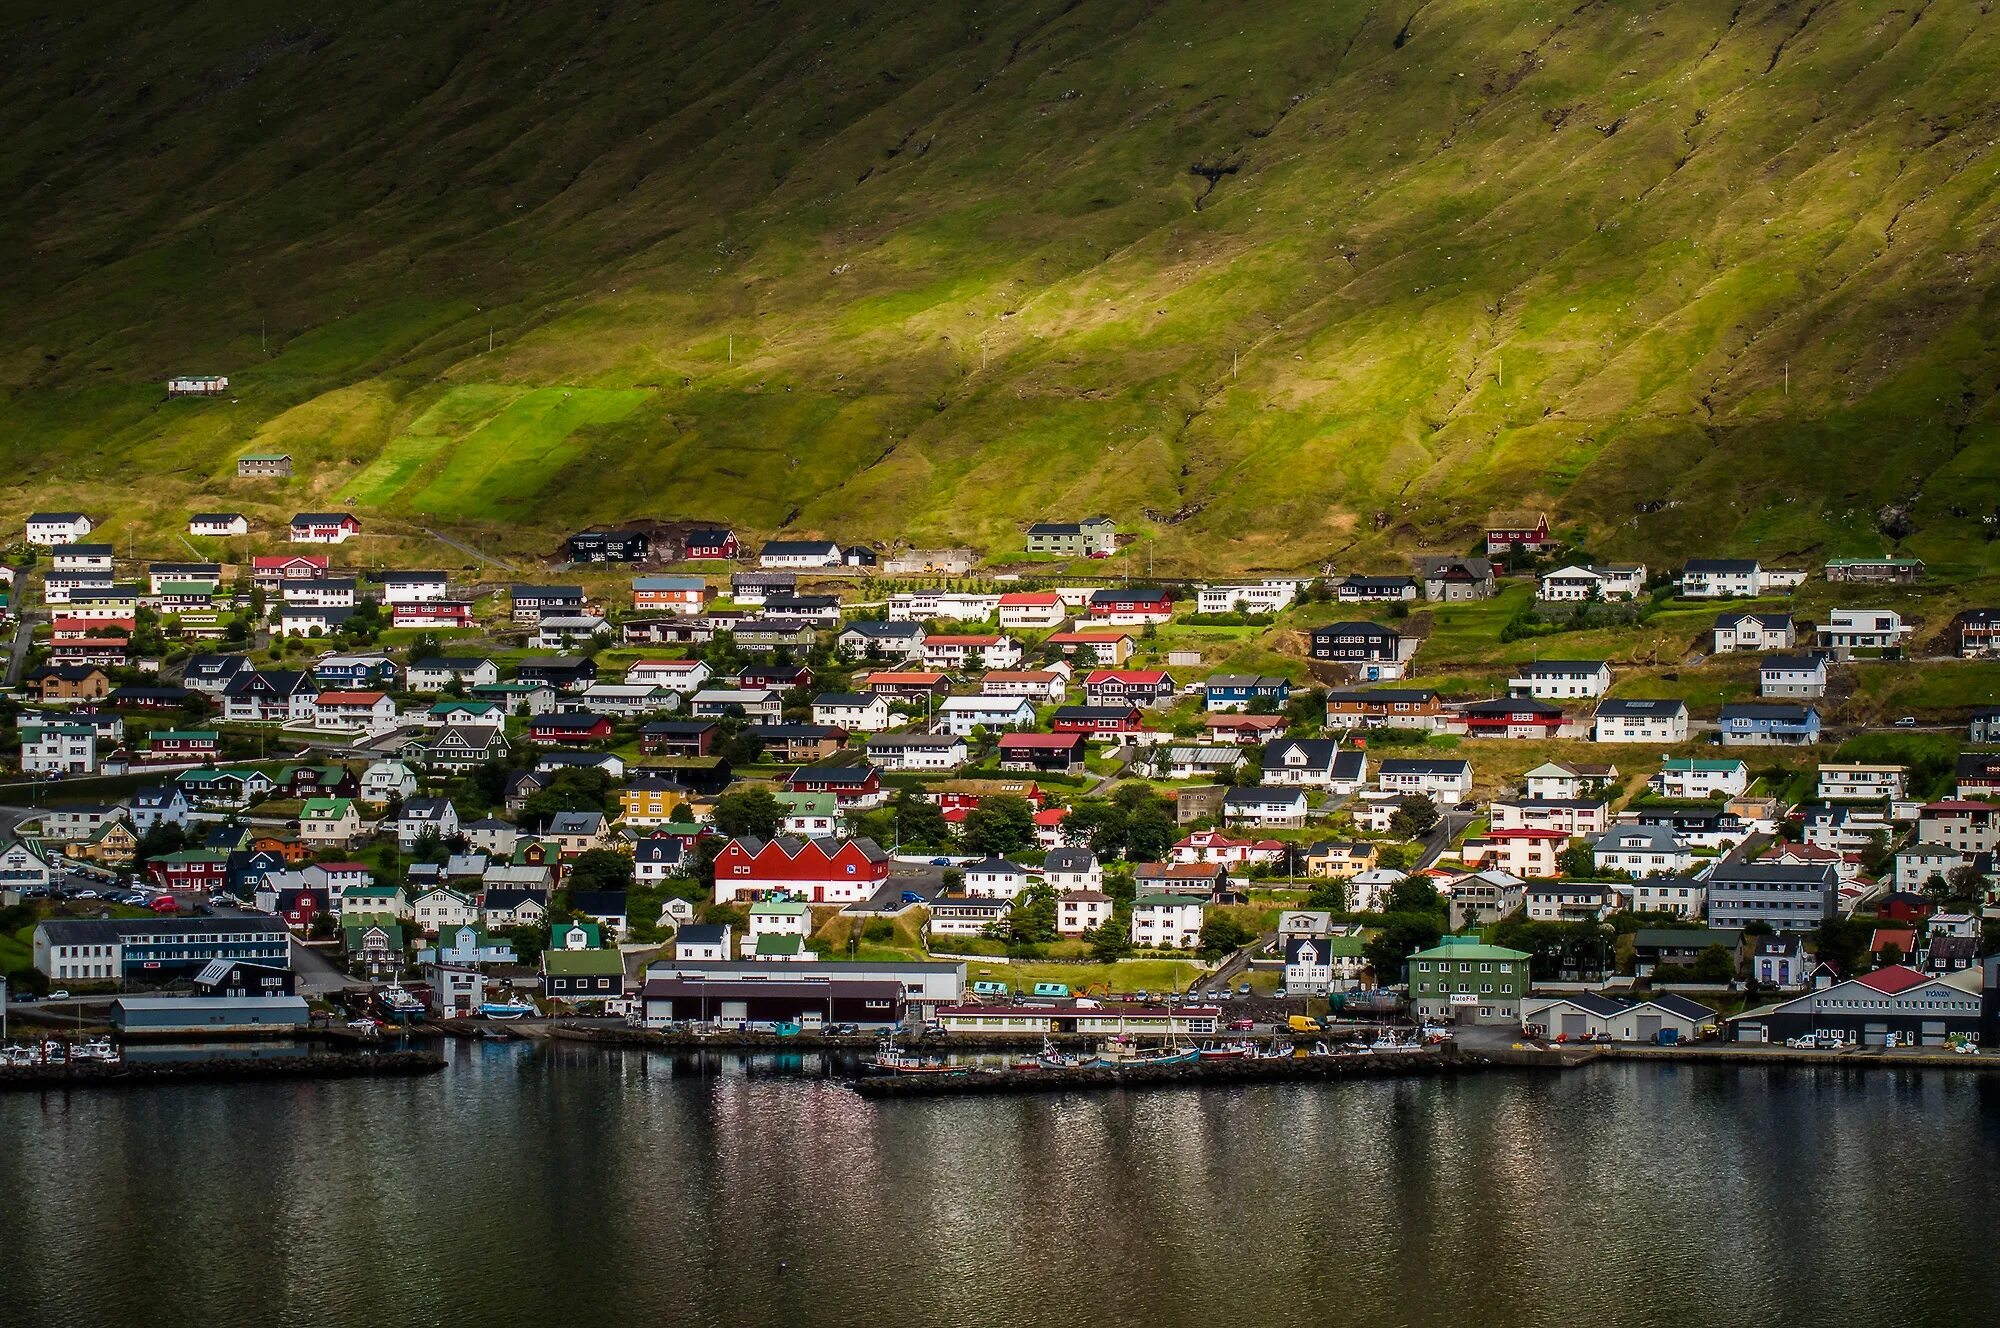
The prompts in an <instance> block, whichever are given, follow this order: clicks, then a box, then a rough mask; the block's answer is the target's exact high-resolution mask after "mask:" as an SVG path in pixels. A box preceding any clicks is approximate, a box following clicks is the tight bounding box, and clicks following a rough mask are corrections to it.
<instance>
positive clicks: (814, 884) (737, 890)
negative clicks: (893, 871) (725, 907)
mask: <svg viewBox="0 0 2000 1328" xmlns="http://www.w3.org/2000/svg"><path fill="white" fill-rule="evenodd" d="M888 882H889V855H888V854H887V853H885V852H883V851H882V849H881V848H880V847H878V846H877V845H876V843H875V841H874V840H872V839H795V838H793V837H792V836H790V835H779V836H778V837H777V838H776V839H732V840H730V841H729V842H728V843H727V844H724V845H723V846H722V851H721V852H719V853H717V854H716V855H715V902H716V903H718V904H727V903H731V902H733V901H735V900H738V899H756V898H762V897H764V896H766V895H771V894H775V893H778V892H779V891H782V892H784V893H785V894H786V895H788V896H789V897H791V898H793V899H797V900H803V901H807V902H810V903H814V904H854V903H859V902H860V901H861V900H864V899H867V898H869V897H870V896H871V895H873V894H874V893H875V892H876V891H877V890H880V889H881V888H882V887H883V886H884V885H886V884H888Z"/></svg>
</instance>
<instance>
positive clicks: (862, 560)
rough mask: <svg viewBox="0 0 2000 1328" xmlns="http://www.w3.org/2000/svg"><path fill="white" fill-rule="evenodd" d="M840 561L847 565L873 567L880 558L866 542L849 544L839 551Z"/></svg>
mask: <svg viewBox="0 0 2000 1328" xmlns="http://www.w3.org/2000/svg"><path fill="white" fill-rule="evenodd" d="M840 561H841V562H842V563H843V564H845V565H846V566H848V567H873V566H875V564H876V563H877V562H879V561H880V559H878V558H877V557H876V554H875V550H873V549H871V548H869V547H868V546H867V545H866V544H850V545H848V546H847V547H846V548H844V549H842V550H841V551H840Z"/></svg>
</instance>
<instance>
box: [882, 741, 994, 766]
mask: <svg viewBox="0 0 2000 1328" xmlns="http://www.w3.org/2000/svg"><path fill="white" fill-rule="evenodd" d="M868 759H869V760H870V761H873V762H874V763H875V764H876V765H879V766H881V767H882V768H883V769H884V770H956V769H958V768H959V767H960V766H962V765H964V764H965V763H966V762H967V761H968V760H970V759H972V752H971V749H970V748H969V747H968V746H967V745H966V741H965V739H964V738H962V737H960V736H959V735H957V734H956V733H879V734H877V735H875V736H874V737H872V738H870V739H869V740H868Z"/></svg>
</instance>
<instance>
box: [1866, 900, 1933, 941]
mask: <svg viewBox="0 0 2000 1328" xmlns="http://www.w3.org/2000/svg"><path fill="white" fill-rule="evenodd" d="M1936 911H1937V905H1936V904H1934V903H1932V902H1931V901H1930V900H1929V899H1926V898H1925V897H1924V896H1922V895H1920V894H1917V893H1916V892H1915V891H1913V890H1892V891H1890V892H1889V893H1888V894H1886V895H1884V896H1883V897H1882V902H1881V903H1880V904H1879V905H1877V906H1876V908H1875V916H1876V917H1878V918H1881V919H1882V920H1883V921H1885V922H1922V921H1923V920H1924V919H1925V918H1927V917H1929V916H1930V915H1931V914H1932V913H1934V912H1936ZM1903 953H1904V954H1905V955H1910V954H1915V953H1916V952H1915V951H1914V950H1912V949H1910V948H1909V947H1908V946H1905V947H1904V949H1903Z"/></svg>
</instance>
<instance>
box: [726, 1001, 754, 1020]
mask: <svg viewBox="0 0 2000 1328" xmlns="http://www.w3.org/2000/svg"><path fill="white" fill-rule="evenodd" d="M749 1017H750V1002H748V1001H724V1002H723V1003H722V1014H721V1018H722V1022H723V1023H725V1024H727V1023H742V1022H743V1021H745V1020H747V1019H749Z"/></svg>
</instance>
